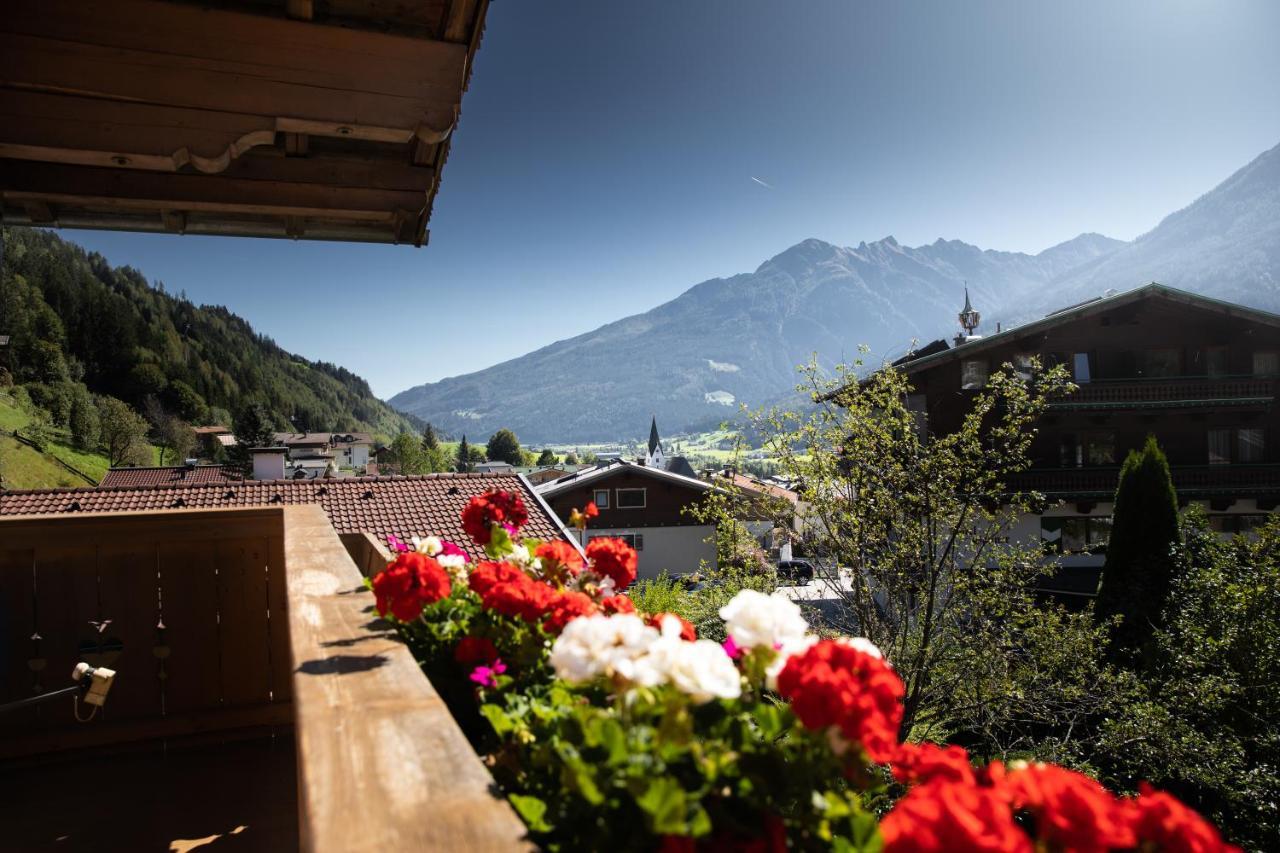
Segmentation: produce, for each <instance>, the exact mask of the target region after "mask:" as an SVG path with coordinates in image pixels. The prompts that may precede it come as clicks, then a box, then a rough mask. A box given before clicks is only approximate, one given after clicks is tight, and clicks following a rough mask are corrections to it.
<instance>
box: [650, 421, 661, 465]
mask: <svg viewBox="0 0 1280 853" xmlns="http://www.w3.org/2000/svg"><path fill="white" fill-rule="evenodd" d="M660 447H662V441H661V439H659V438H658V416H657V415H654V416H653V422H652V423H651V424H649V455H650V456H652V455H653V452H654V451H655V450H657V449H658V448H660Z"/></svg>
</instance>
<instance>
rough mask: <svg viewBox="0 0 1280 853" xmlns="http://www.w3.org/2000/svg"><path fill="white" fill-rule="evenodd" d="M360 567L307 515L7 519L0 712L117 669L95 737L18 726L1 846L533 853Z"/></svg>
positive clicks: (41, 710) (359, 549) (5, 751)
mask: <svg viewBox="0 0 1280 853" xmlns="http://www.w3.org/2000/svg"><path fill="white" fill-rule="evenodd" d="M353 556H354V557H356V558H358V559H360V561H361V567H362V568H363V570H364V571H367V572H372V571H374V570H376V569H377V567H378V565H379V563H380V561H383V560H385V558H386V552H385V550H383V549H382V548H381V546H380V544H379V543H378V542H377V541H376V540H374V539H372V538H371V537H368V536H364V535H350V536H348V537H347V543H346V544H345V545H344V542H343V540H341V539H340V538H339V536H338V534H337V533H336V532H335V531H334V529H333V527H332V525H331V524H330V522H329V520H328V518H327V517H326V515H325V513H324V510H323V509H322V508H321V507H319V506H315V505H300V506H290V507H270V508H261V509H206V510H155V511H146V512H136V513H115V514H110V513H103V514H97V515H93V514H83V515H55V516H25V517H24V516H17V517H11V518H6V519H2V520H0V605H2V606H3V608H4V610H3V612H2V613H0V616H2V617H3V618H0V632H2V633H0V641H3V643H4V644H3V645H2V646H0V685H3V690H4V694H3V696H0V701H13V700H15V699H20V698H25V697H27V696H30V695H32V694H33V693H34V692H47V691H50V690H54V689H58V688H61V687H64V686H67V685H69V683H70V679H69V675H70V671H71V667H72V666H73V664H74V663H75V662H76V661H78V660H81V659H85V660H89V661H90V662H91V663H96V664H105V665H108V666H111V667H112V668H115V669H117V671H118V675H117V678H116V682H115V684H114V686H113V687H112V690H111V693H110V695H109V697H108V701H107V705H106V707H105V708H104V709H102V710H101V711H100V712H99V714H98V716H96V717H95V719H93V720H92V721H90V722H88V723H80V722H76V721H75V720H74V719H73V717H72V707H73V706H72V703H71V700H70V699H69V698H65V697H64V698H62V699H59V700H56V701H54V702H50V703H46V704H44V705H41V706H37V707H34V708H27V709H22V710H20V711H16V712H10V713H7V714H6V715H5V717H4V720H3V722H4V725H3V726H2V727H0V798H2V799H3V800H4V801H5V802H7V803H10V804H15V803H18V804H29V806H30V807H29V808H27V807H26V806H25V805H24V806H22V808H23V815H22V817H23V820H21V821H18V822H15V823H14V824H13V825H12V826H7V827H6V831H7V833H8V834H7V838H8V840H10V841H13V840H14V839H21V844H20V849H30V848H38V847H42V846H45V845H47V844H49V843H50V842H51V841H52V840H53V839H55V838H58V837H61V836H66V837H67V839H68V840H70V841H71V842H72V844H73V846H75V845H77V844H78V845H79V846H82V847H83V846H88V847H92V846H93V845H95V844H97V845H98V846H100V847H101V848H102V849H151V848H152V847H157V846H158V849H165V847H166V846H171V845H174V844H179V842H182V843H183V844H188V843H191V844H194V843H195V842H199V841H204V842H206V843H212V842H214V841H217V842H218V843H222V842H228V843H233V844H234V845H235V846H237V847H238V848H240V849H246V850H280V849H290V848H293V847H295V846H298V847H300V848H301V849H304V850H316V851H361V850H370V851H372V850H378V851H408V850H501V851H507V850H526V849H529V844H528V842H527V840H526V837H525V836H526V832H525V828H524V825H523V824H522V823H521V821H520V819H519V818H518V817H517V816H516V815H515V812H514V811H513V810H512V809H511V807H510V806H509V805H508V804H507V803H506V801H505V800H504V799H502V798H501V796H500V795H498V794H496V793H495V789H494V784H493V779H492V778H491V777H490V775H489V773H488V771H487V770H486V768H485V767H484V765H483V763H482V762H481V761H480V759H479V757H478V756H477V755H476V754H475V752H474V751H473V750H472V748H471V746H470V744H469V742H468V741H467V739H466V737H465V736H464V735H463V733H462V732H461V730H460V729H459V728H458V726H457V724H456V723H455V722H454V720H453V718H452V716H451V715H450V713H449V710H448V708H447V707H446V706H445V704H444V702H443V701H442V700H441V698H440V696H439V694H438V693H437V692H436V691H435V689H434V688H433V687H432V685H431V683H430V682H429V681H428V680H427V678H426V677H425V676H424V675H423V673H422V671H421V669H420V668H419V667H418V664H417V662H416V661H415V660H414V658H413V655H412V654H411V653H410V652H409V650H408V649H407V648H406V647H405V646H404V644H403V643H401V642H400V641H399V639H398V636H397V635H396V633H395V632H394V630H392V629H391V627H390V626H389V625H387V624H386V623H384V622H382V621H381V620H380V619H378V618H377V615H376V613H375V612H374V608H373V595H372V593H370V592H369V591H368V590H367V589H366V588H365V586H364V576H363V575H362V573H361V571H362V568H357V566H356V563H355V562H353ZM108 618H109V619H110V620H111V621H110V624H109V625H108V627H107V630H106V631H105V633H104V634H103V635H102V636H103V639H109V640H113V641H114V640H119V641H120V642H119V643H118V644H116V643H114V642H111V643H101V644H99V643H98V642H97V641H98V633H97V631H96V629H95V628H94V627H93V625H91V624H90V622H91V621H93V622H99V623H101V622H102V621H104V619H108ZM162 626H163V627H162ZM35 633H38V634H39V636H40V640H39V646H38V648H39V652H40V656H41V657H43V658H44V659H46V661H47V665H46V666H45V667H44V669H42V670H39V671H38V672H37V671H33V670H32V669H30V667H29V666H28V662H29V660H30V659H31V658H32V656H33V652H32V650H33V648H35V646H34V644H33V641H32V639H31V637H32V635H33V634H35ZM117 645H118V647H116V648H113V647H114V646H117ZM160 652H163V654H159V653H160ZM161 675H164V676H165V677H164V678H161V677H160V676H161ZM37 687H38V688H39V690H38V691H37V690H36V688H37ZM80 710H81V713H82V714H84V713H85V708H84V706H81V709H80ZM264 735H266V737H265V738H264ZM210 745H212V746H210ZM295 747H296V771H295V765H294V756H295ZM16 779H23V780H26V781H24V783H23V784H17V783H14V782H13V780H16ZM6 785H8V787H6ZM102 787H106V788H109V790H108V791H107V792H106V793H102V792H101V791H99V788H102ZM55 791H56V792H59V793H58V794H57V796H53V795H50V794H49V793H48V792H55ZM42 792H43V793H42ZM295 794H296V797H295ZM55 802H56V807H55V806H52V805H50V804H52V803H55ZM153 808H155V809H160V810H161V813H159V814H157V815H155V816H153V817H148V818H147V819H146V820H139V819H138V815H139V811H138V810H139V809H147V810H150V809H153ZM147 814H150V811H148V812H147ZM238 827H242V828H239V829H238ZM214 836H219V837H217V838H214ZM177 849H187V848H186V847H179V848H177Z"/></svg>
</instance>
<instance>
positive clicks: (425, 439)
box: [422, 423, 440, 453]
mask: <svg viewBox="0 0 1280 853" xmlns="http://www.w3.org/2000/svg"><path fill="white" fill-rule="evenodd" d="M439 449H440V436H438V435H437V434H436V428H435V427H434V426H432V425H431V424H430V423H428V424H427V425H426V426H425V427H424V428H423V430H422V451H423V452H424V453H434V452H435V451H437V450H439Z"/></svg>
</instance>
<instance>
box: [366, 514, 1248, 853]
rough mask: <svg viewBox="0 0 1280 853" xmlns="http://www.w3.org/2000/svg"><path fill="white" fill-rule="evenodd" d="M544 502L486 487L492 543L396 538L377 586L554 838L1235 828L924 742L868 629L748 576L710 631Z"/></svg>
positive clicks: (1077, 836)
mask: <svg viewBox="0 0 1280 853" xmlns="http://www.w3.org/2000/svg"><path fill="white" fill-rule="evenodd" d="M591 509H593V508H592V507H588V509H587V510H586V511H583V512H578V513H575V514H574V518H573V520H574V522H575V524H576V525H577V526H579V527H585V525H586V523H587V521H588V519H589V518H591V517H592V513H591V511H590V510H591ZM526 519H527V514H526V512H525V509H524V506H523V504H522V503H521V501H520V499H519V497H518V496H516V495H511V494H506V493H501V492H494V493H490V494H487V495H484V496H481V497H478V498H474V499H472V501H471V503H470V505H468V507H467V508H466V510H465V511H464V513H463V524H464V529H465V530H466V532H467V534H468V535H469V536H471V538H472V539H473V540H474V541H475V543H476V544H477V545H479V546H481V547H483V549H484V553H485V559H480V560H474V561H469V560H468V559H467V558H466V556H465V553H464V552H463V550H462V549H461V548H459V547H458V546H457V545H454V544H452V543H448V542H443V541H441V540H439V539H438V538H436V537H433V536H426V537H424V538H422V539H410V540H409V542H402V541H400V540H398V539H397V540H396V541H395V543H393V547H394V548H396V549H397V551H398V552H399V553H397V555H396V558H395V560H394V561H393V562H392V563H391V564H390V565H388V567H387V568H386V569H385V570H383V571H382V572H380V573H379V574H378V575H376V576H375V577H374V578H373V579H372V581H371V586H372V587H373V590H374V593H375V596H376V599H377V608H378V612H379V613H380V614H382V615H383V616H384V617H385V618H388V619H390V620H392V621H393V622H394V623H395V624H396V625H397V627H398V628H399V630H400V631H401V633H402V635H403V636H404V637H405V639H406V641H407V642H408V643H409V644H410V646H411V647H412V648H413V650H414V651H415V654H416V656H417V657H418V659H419V660H420V661H422V662H423V665H424V668H426V669H427V671H428V672H429V673H430V674H431V677H432V679H433V681H434V682H435V683H436V685H437V687H438V689H440V691H441V693H442V694H443V695H445V696H446V698H448V697H449V696H453V697H459V696H462V697H465V698H466V699H467V701H469V702H470V703H471V704H470V705H469V706H468V705H467V704H466V703H465V702H464V703H459V702H452V703H451V707H453V710H454V712H455V714H456V715H466V714H468V713H470V714H471V716H472V717H473V718H474V722H477V723H478V722H480V721H483V724H484V725H483V726H482V725H471V726H468V725H467V723H466V721H465V720H462V719H461V718H460V722H462V723H463V727H464V730H468V731H469V732H470V733H471V734H472V740H473V743H474V744H475V745H476V746H477V748H478V749H479V750H480V751H481V752H482V753H484V755H485V757H486V761H487V763H488V765H489V767H490V769H491V771H492V773H493V775H494V777H495V779H496V780H497V782H498V784H499V786H500V787H501V788H502V790H503V792H504V793H505V794H506V796H507V798H508V799H509V800H510V802H511V803H512V805H513V806H514V807H515V809H516V811H517V812H518V813H519V814H520V816H521V817H522V818H523V819H524V821H525V823H526V825H527V826H528V829H529V833H530V837H531V838H532V839H533V840H534V841H535V842H536V843H538V844H539V845H541V846H543V847H545V848H547V849H552V850H588V849H616V850H619V851H622V850H664V851H711V850H750V851H781V850H828V849H834V850H842V851H868V853H870V851H881V850H883V851H886V852H887V853H910V852H911V851H938V853H941V851H1027V853H1031V852H1032V851H1036V853H1073V851H1079V853H1085V851H1090V852H1091V853H1092V851H1098V853H1102V851H1121V850H1138V851H1143V853H1159V851H1171V852H1172V851H1179V853H1181V852H1182V851H1187V853H1210V851H1227V850H1234V849H1236V848H1233V847H1231V846H1230V845H1228V844H1226V843H1225V842H1224V841H1223V840H1222V839H1221V838H1220V836H1219V835H1218V833H1217V831H1216V830H1215V829H1214V828H1213V827H1212V826H1211V825H1210V824H1208V823H1207V822H1206V821H1204V820H1203V819H1202V818H1200V817H1199V816H1198V815H1197V814H1196V813H1195V812H1193V811H1192V810H1190V809H1188V808H1187V807H1186V806H1185V805H1183V804H1182V803H1180V802H1179V801H1178V800H1176V799H1175V798H1173V797H1172V796H1170V795H1169V794H1167V793H1162V792H1158V791H1155V790H1152V789H1150V788H1147V787H1143V789H1142V790H1141V792H1140V793H1139V794H1138V795H1137V796H1136V797H1117V796H1115V795H1113V794H1111V793H1110V792H1108V791H1107V790H1106V789H1105V788H1103V787H1102V786H1101V785H1100V784H1098V783H1097V782H1096V781H1094V780H1092V779H1091V778H1089V777H1088V776H1085V775H1083V774H1080V773H1077V772H1075V771H1072V770H1068V769H1065V768H1062V767H1058V766H1055V765H1051V764H1042V763H1028V762H1021V763H1011V764H1009V765H1007V766H1006V765H1004V764H1001V763H999V762H992V763H990V764H988V765H986V766H983V767H977V766H975V765H974V763H973V762H972V761H971V760H970V757H969V756H968V755H967V754H966V752H965V751H964V749H962V748H961V747H959V746H948V747H945V748H944V747H940V746H937V745H934V744H929V743H923V744H913V743H907V742H904V741H903V739H902V732H901V731H900V729H901V722H902V718H903V715H902V704H901V703H902V696H903V687H902V682H901V680H900V679H899V678H898V676H897V674H896V673H895V672H894V668H893V665H892V661H888V660H886V659H885V658H884V656H883V655H882V654H881V653H880V651H879V649H877V648H876V647H875V646H874V645H872V644H871V643H870V642H868V641H867V640H865V639H860V638H842V637H821V636H819V635H818V634H817V633H816V632H815V631H814V630H812V629H811V627H810V626H809V625H808V623H807V622H806V620H805V618H804V615H803V613H802V612H801V611H800V609H799V607H797V605H796V604H794V603H793V602H791V601H788V600H786V599H784V598H779V597H774V596H768V595H764V594H761V593H758V592H753V591H750V590H746V591H743V592H741V593H739V594H738V595H737V596H736V597H734V598H733V599H732V600H731V601H730V602H729V603H728V604H727V605H726V606H725V607H724V608H723V609H722V610H721V611H720V615H721V618H723V619H724V620H725V633H726V635H727V637H728V639H727V640H726V642H725V643H723V644H721V643H717V642H713V641H711V640H707V639H700V638H698V637H697V635H696V632H695V631H694V630H693V626H692V625H690V624H689V623H688V622H686V621H684V620H683V619H681V618H680V617H678V616H676V615H675V614H670V613H640V612H637V609H636V607H635V604H634V602H632V601H631V600H630V599H629V598H628V597H627V595H626V589H627V587H628V586H629V585H630V584H631V583H632V582H633V581H634V580H635V577H636V563H637V561H636V554H635V552H634V551H632V550H631V548H630V547H629V546H628V545H627V544H626V543H624V542H622V541H621V540H616V539H600V538H597V539H593V540H592V541H591V542H590V543H589V545H588V547H587V548H586V549H585V551H583V550H579V549H578V548H577V546H576V545H573V544H571V543H568V542H561V541H556V542H540V541H537V540H535V539H533V538H532V537H523V536H522V535H521V528H522V527H523V526H524V524H525V521H526ZM410 543H411V544H410ZM423 819H424V820H425V819H429V816H424V818H423Z"/></svg>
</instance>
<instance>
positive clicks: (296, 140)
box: [284, 133, 310, 157]
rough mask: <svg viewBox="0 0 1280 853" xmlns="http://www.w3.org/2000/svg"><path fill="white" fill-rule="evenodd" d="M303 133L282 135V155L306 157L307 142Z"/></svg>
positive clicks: (306, 137)
mask: <svg viewBox="0 0 1280 853" xmlns="http://www.w3.org/2000/svg"><path fill="white" fill-rule="evenodd" d="M309 138H310V137H308V136H307V134H305V133H286V134H285V135H284V153H285V154H287V155H289V156H290V157H305V156H307V140H308V139H309Z"/></svg>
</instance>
